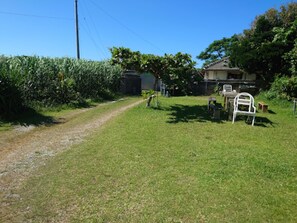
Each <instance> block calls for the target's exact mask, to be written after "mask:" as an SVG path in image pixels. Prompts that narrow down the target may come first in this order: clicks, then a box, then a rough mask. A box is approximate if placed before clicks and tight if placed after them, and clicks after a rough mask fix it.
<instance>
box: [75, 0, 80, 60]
mask: <svg viewBox="0 0 297 223" xmlns="http://www.w3.org/2000/svg"><path fill="white" fill-rule="evenodd" d="M74 6H75V32H76V57H77V59H78V60H79V59H80V52H79V31H78V9H77V0H74Z"/></svg>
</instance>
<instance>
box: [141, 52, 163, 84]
mask: <svg viewBox="0 0 297 223" xmlns="http://www.w3.org/2000/svg"><path fill="white" fill-rule="evenodd" d="M141 70H142V71H144V72H148V73H151V74H152V75H154V77H155V83H154V90H156V89H157V84H158V80H159V79H160V78H162V77H163V76H164V75H165V73H166V64H165V61H164V57H161V56H156V55H152V54H143V55H142V57H141Z"/></svg>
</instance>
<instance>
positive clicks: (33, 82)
mask: <svg viewBox="0 0 297 223" xmlns="http://www.w3.org/2000/svg"><path fill="white" fill-rule="evenodd" d="M120 76H121V69H120V67H119V66H114V65H111V64H110V63H109V62H108V61H101V62H96V61H87V60H76V59H71V58H47V57H35V56H34V57H28V56H16V57H6V56H0V117H1V116H7V115H9V114H11V113H17V112H18V111H19V110H20V109H21V108H22V107H24V106H30V105H31V104H32V103H35V102H37V103H39V104H42V105H46V106H48V105H56V104H67V103H70V102H73V101H79V100H83V99H87V98H91V99H106V98H107V97H109V96H110V95H112V94H113V93H115V92H116V91H117V90H118V86H119V81H120Z"/></svg>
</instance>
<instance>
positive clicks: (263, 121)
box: [255, 116, 275, 127]
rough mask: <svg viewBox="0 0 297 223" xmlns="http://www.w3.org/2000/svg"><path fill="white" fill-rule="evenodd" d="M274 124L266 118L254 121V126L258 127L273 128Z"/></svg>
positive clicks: (258, 118) (257, 118)
mask: <svg viewBox="0 0 297 223" xmlns="http://www.w3.org/2000/svg"><path fill="white" fill-rule="evenodd" d="M274 124H275V123H274V122H272V121H270V119H268V118H266V117H259V116H258V117H257V116H256V119H255V126H260V127H268V126H272V127H274Z"/></svg>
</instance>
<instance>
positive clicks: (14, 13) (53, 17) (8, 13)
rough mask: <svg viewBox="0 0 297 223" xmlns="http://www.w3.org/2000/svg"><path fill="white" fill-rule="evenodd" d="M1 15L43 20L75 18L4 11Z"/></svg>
mask: <svg viewBox="0 0 297 223" xmlns="http://www.w3.org/2000/svg"><path fill="white" fill-rule="evenodd" d="M0 14H4V15H16V16H25V17H34V18H42V19H58V20H74V19H73V18H67V17H57V16H45V15H33V14H25V13H17V12H4V11H0Z"/></svg>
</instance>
